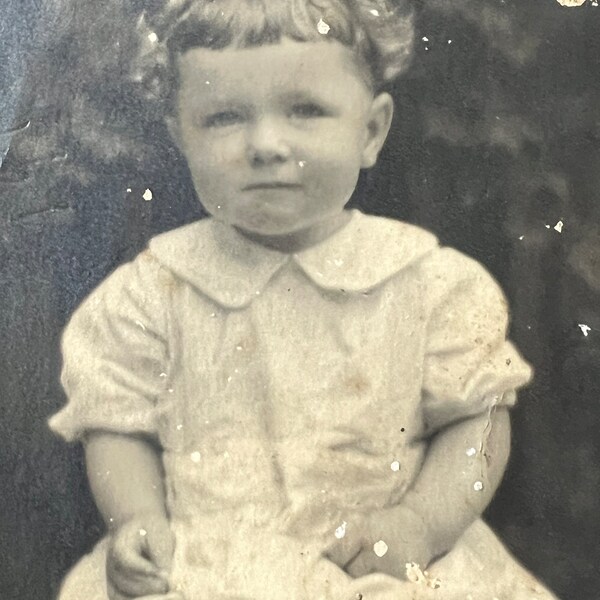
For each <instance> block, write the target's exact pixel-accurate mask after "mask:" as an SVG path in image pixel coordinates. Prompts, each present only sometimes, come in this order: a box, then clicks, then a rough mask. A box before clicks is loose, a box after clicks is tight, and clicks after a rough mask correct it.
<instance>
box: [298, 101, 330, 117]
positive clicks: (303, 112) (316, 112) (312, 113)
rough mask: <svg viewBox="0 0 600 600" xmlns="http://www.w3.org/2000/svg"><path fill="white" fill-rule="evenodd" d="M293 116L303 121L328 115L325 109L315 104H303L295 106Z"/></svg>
mask: <svg viewBox="0 0 600 600" xmlns="http://www.w3.org/2000/svg"><path fill="white" fill-rule="evenodd" d="M291 113H292V116H294V117H298V118H301V119H317V118H319V117H324V116H326V115H327V112H326V111H325V109H324V108H323V107H321V106H319V105H318V104H315V103H314V102H302V103H300V104H294V106H292V110H291Z"/></svg>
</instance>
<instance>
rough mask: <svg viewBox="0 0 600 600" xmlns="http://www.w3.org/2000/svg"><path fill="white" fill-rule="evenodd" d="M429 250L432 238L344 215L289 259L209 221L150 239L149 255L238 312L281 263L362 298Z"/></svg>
mask: <svg viewBox="0 0 600 600" xmlns="http://www.w3.org/2000/svg"><path fill="white" fill-rule="evenodd" d="M437 245H438V243H437V239H436V237H435V236H434V235H433V234H432V233H429V232H427V231H425V230H423V229H421V228H419V227H415V226H414V225H409V224H407V223H402V222H399V221H394V220H391V219H386V218H381V217H373V216H367V215H364V214H363V213H361V212H359V211H358V210H352V217H351V219H350V220H349V221H348V223H347V224H346V225H345V226H344V227H342V228H341V229H339V230H338V231H336V232H335V233H334V234H333V235H332V236H330V237H329V238H327V239H326V240H324V241H323V242H321V243H319V244H317V245H315V246H312V247H310V248H308V249H307V250H303V251H301V252H297V253H295V254H291V255H290V254H285V253H282V252H279V251H276V250H272V249H269V248H266V247H264V246H262V245H260V244H258V243H256V242H253V241H251V240H249V239H248V238H246V237H244V236H243V235H241V234H240V233H238V232H237V231H236V230H235V229H233V228H231V227H228V226H226V225H223V224H221V223H219V222H218V221H215V220H213V219H204V220H202V221H196V222H195V223H191V224H190V225H185V226H184V227H180V228H179V229H175V230H174V231H170V232H167V233H164V234H162V235H159V236H157V237H155V238H154V239H152V240H151V241H150V251H151V252H152V254H153V255H154V256H155V257H156V258H157V259H158V261H159V262H160V263H161V264H163V265H164V266H166V267H167V268H169V269H170V270H171V271H173V272H174V273H176V274H177V275H178V276H179V277H181V278H182V279H184V280H186V281H188V282H189V283H190V284H192V285H193V286H194V287H196V288H197V289H198V290H200V291H201V292H202V293H204V294H206V295H207V296H209V297H210V298H211V299H213V300H214V301H216V302H217V303H219V304H220V305H222V306H224V307H226V308H242V307H244V306H247V305H248V304H249V303H250V302H251V301H252V300H253V299H254V298H256V297H257V296H258V295H260V293H261V292H262V290H263V289H264V288H265V286H266V285H267V283H268V282H269V280H270V279H271V277H272V276H273V275H274V274H275V273H276V272H277V271H278V270H279V269H280V268H281V267H282V266H283V265H284V264H285V263H286V262H288V261H289V260H292V261H294V262H295V263H296V264H297V265H298V266H299V267H300V268H301V269H302V270H303V271H304V273H305V274H306V275H307V276H308V277H309V278H310V279H311V280H312V281H313V282H314V283H315V284H316V285H317V286H319V287H321V288H323V289H326V290H344V291H347V292H364V291H367V290H369V289H373V288H374V287H376V286H378V285H379V284H381V283H383V282H384V281H386V280H387V279H389V278H390V277H392V276H393V275H395V274H396V273H398V272H399V271H400V270H402V269H404V268H406V267H407V266H409V265H410V264H411V263H413V262H414V261H416V260H418V259H419V258H421V257H422V256H424V255H425V254H427V253H428V252H430V251H431V250H433V249H434V248H436V247H437Z"/></svg>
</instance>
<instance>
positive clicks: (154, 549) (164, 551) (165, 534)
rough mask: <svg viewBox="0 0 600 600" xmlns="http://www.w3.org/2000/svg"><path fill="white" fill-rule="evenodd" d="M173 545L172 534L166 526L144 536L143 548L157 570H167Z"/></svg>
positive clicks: (169, 566)
mask: <svg viewBox="0 0 600 600" xmlns="http://www.w3.org/2000/svg"><path fill="white" fill-rule="evenodd" d="M174 547H175V543H174V539H173V534H172V533H171V530H170V529H169V528H168V527H165V528H160V529H159V530H157V531H150V532H149V533H148V535H147V536H146V538H145V545H144V550H145V552H146V554H147V555H148V558H149V559H150V560H151V561H152V563H153V564H154V565H155V566H156V567H157V569H158V570H159V571H162V572H167V573H168V572H169V571H170V570H171V561H172V558H173V550H174Z"/></svg>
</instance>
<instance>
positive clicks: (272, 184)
mask: <svg viewBox="0 0 600 600" xmlns="http://www.w3.org/2000/svg"><path fill="white" fill-rule="evenodd" d="M301 187H302V186H301V185H300V184H299V183H290V182H286V181H263V182H259V183H251V184H249V185H246V186H244V187H243V188H242V191H244V192H251V191H253V190H297V189H300V188H301Z"/></svg>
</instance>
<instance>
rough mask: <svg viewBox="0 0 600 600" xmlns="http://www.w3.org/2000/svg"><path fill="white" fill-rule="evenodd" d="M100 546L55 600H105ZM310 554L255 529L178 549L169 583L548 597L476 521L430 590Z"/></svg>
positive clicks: (318, 595) (476, 599) (440, 566)
mask: <svg viewBox="0 0 600 600" xmlns="http://www.w3.org/2000/svg"><path fill="white" fill-rule="evenodd" d="M215 533H216V532H215ZM211 537H212V539H210V538H211ZM179 538H181V535H180V536H179ZM106 547H107V544H106V540H102V541H101V542H100V543H99V544H98V545H97V546H96V548H95V549H94V550H93V552H92V553H90V554H88V555H87V556H85V557H83V558H82V559H81V560H80V561H79V563H78V564H77V565H76V566H75V568H74V569H73V570H72V571H71V572H70V573H69V575H68V577H67V578H66V579H65V582H64V584H63V588H62V590H61V594H60V596H59V600H107V599H108V596H107V591H106V577H105V560H106ZM311 552H312V553H313V554H312V555H311ZM316 554H317V553H316V552H314V549H313V550H310V549H307V547H306V546H302V545H301V544H300V542H298V541H296V540H294V539H291V538H288V537H285V536H277V535H272V534H269V533H267V532H266V531H264V530H259V529H256V530H254V532H252V530H250V529H248V530H246V532H245V533H244V534H243V536H242V535H240V537H239V539H238V541H237V542H232V543H226V542H224V541H223V540H221V541H219V538H218V536H217V535H216V534H215V535H213V536H209V537H208V538H205V541H203V540H194V541H189V542H188V543H185V542H183V543H180V544H179V545H178V548H177V550H176V554H175V557H174V563H175V564H174V574H173V575H174V584H175V585H177V587H180V588H181V591H182V593H183V595H184V597H185V598H186V600H204V599H206V600H209V599H210V600H271V599H273V600H275V599H277V600H281V599H282V598H285V599H286V600H356V599H357V598H360V597H362V599H363V600H469V599H471V600H552V599H553V598H554V596H553V595H552V594H551V593H550V592H548V591H547V590H546V589H544V588H543V587H542V586H541V585H540V584H539V583H538V582H537V581H536V580H535V578H534V577H533V576H531V575H530V574H529V573H528V572H527V571H526V570H525V569H524V568H522V567H521V566H520V565H519V564H518V563H517V561H516V560H515V559H514V558H513V557H512V556H511V555H510V554H509V553H508V551H507V550H506V549H505V548H504V546H503V545H502V544H501V543H500V542H499V540H498V538H497V537H496V536H495V535H494V533H493V532H492V531H491V530H490V529H489V528H488V527H487V525H485V523H483V521H476V522H475V523H474V524H473V525H472V526H471V527H470V528H469V529H468V530H467V531H466V532H465V534H464V535H463V537H462V538H461V539H460V540H459V542H458V543H457V545H456V546H455V548H454V549H453V550H452V551H451V552H450V553H449V554H448V555H446V556H445V557H443V558H442V559H440V560H439V561H438V562H437V563H435V564H434V565H432V566H431V567H430V568H429V570H428V578H429V580H430V581H433V580H434V579H437V580H438V581H439V587H437V588H436V589H434V588H432V587H429V586H428V585H427V584H426V583H425V582H420V583H419V582H417V583H413V582H408V581H400V580H398V579H394V578H392V577H389V576H386V575H382V574H373V575H369V576H367V577H362V578H359V579H355V580H352V579H351V578H350V577H349V576H348V575H347V574H346V573H344V572H343V571H341V569H339V568H338V567H337V566H335V565H333V564H332V563H330V562H329V561H327V560H325V559H322V558H319V557H318V556H317V555H316ZM187 559H191V562H192V563H193V564H190V560H187ZM186 563H187V564H186Z"/></svg>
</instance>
